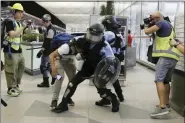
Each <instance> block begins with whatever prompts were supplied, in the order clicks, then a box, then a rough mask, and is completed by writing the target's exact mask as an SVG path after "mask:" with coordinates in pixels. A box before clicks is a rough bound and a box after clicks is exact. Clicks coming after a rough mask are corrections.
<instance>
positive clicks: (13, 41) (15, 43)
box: [7, 20, 22, 50]
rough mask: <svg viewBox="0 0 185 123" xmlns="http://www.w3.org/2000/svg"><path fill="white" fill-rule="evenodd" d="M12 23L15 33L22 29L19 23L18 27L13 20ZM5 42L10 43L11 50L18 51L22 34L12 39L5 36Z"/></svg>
mask: <svg viewBox="0 0 185 123" xmlns="http://www.w3.org/2000/svg"><path fill="white" fill-rule="evenodd" d="M13 21H14V23H15V29H14V31H17V30H19V29H20V28H22V25H21V23H19V24H20V26H19V25H18V23H17V22H16V21H15V20H13ZM7 40H8V41H9V42H10V43H11V48H13V49H14V50H19V48H20V47H21V42H22V33H21V34H20V35H19V36H16V37H14V38H11V37H9V36H7Z"/></svg>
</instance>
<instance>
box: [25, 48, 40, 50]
mask: <svg viewBox="0 0 185 123" xmlns="http://www.w3.org/2000/svg"><path fill="white" fill-rule="evenodd" d="M41 48H42V47H35V48H28V49H26V50H33V49H41Z"/></svg>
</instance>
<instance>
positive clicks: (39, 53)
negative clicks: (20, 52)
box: [37, 50, 43, 58]
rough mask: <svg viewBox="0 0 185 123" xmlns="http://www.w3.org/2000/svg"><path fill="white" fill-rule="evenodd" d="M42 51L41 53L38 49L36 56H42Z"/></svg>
mask: <svg viewBox="0 0 185 123" xmlns="http://www.w3.org/2000/svg"><path fill="white" fill-rule="evenodd" d="M42 53H43V50H40V51H39V52H38V53H37V58H40V57H41V56H42Z"/></svg>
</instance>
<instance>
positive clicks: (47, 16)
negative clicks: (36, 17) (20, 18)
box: [42, 14, 51, 22]
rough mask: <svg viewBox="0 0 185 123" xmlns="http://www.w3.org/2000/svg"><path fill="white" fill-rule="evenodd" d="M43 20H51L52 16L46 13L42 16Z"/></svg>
mask: <svg viewBox="0 0 185 123" xmlns="http://www.w3.org/2000/svg"><path fill="white" fill-rule="evenodd" d="M42 20H43V21H44V22H48V21H51V16H50V15H49V14H45V15H43V16H42Z"/></svg>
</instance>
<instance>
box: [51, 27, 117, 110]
mask: <svg viewBox="0 0 185 123" xmlns="http://www.w3.org/2000/svg"><path fill="white" fill-rule="evenodd" d="M103 32H104V27H103V25H102V24H93V25H91V26H90V27H89V28H88V29H87V34H86V35H84V36H80V37H78V38H75V39H74V40H73V41H72V42H70V43H69V44H65V45H62V46H61V47H60V48H58V49H57V50H56V51H55V52H53V53H52V54H51V55H50V61H51V67H52V75H53V76H56V74H57V70H56V66H55V62H54V59H55V57H57V56H62V55H69V54H75V53H80V55H81V57H82V58H83V59H85V62H84V64H83V67H82V69H81V71H79V72H78V73H77V74H76V75H75V77H74V78H73V79H72V80H71V81H70V82H69V84H68V86H67V89H66V91H65V93H64V96H63V99H62V102H61V103H60V104H59V105H58V106H57V108H56V109H55V110H54V112H56V113H61V112H64V111H67V110H68V105H67V102H68V100H69V99H70V97H72V95H73V94H74V93H75V90H76V88H77V86H78V85H79V84H80V83H81V82H83V81H84V80H85V78H84V77H90V76H91V75H93V74H94V71H95V68H96V66H97V64H98V63H99V62H100V61H101V59H103V58H106V57H114V54H113V52H112V49H111V47H110V45H109V43H108V42H106V41H105V40H104V38H103ZM98 93H99V94H100V96H101V97H102V98H106V99H108V100H109V101H110V102H111V103H112V112H118V111H119V101H118V100H117V97H116V95H115V94H114V93H112V92H111V90H110V89H106V88H98Z"/></svg>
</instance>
